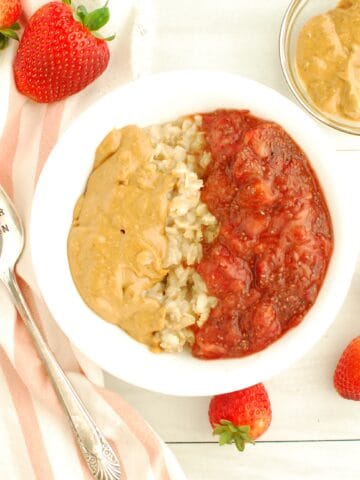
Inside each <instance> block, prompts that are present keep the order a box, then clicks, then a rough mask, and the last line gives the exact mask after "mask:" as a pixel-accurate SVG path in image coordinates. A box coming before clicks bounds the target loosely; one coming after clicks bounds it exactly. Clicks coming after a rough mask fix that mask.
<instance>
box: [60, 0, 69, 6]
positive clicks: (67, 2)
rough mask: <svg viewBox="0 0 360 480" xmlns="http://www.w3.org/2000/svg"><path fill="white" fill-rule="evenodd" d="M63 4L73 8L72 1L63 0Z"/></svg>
mask: <svg viewBox="0 0 360 480" xmlns="http://www.w3.org/2000/svg"><path fill="white" fill-rule="evenodd" d="M62 2H63V3H65V5H69V6H71V0H62Z"/></svg>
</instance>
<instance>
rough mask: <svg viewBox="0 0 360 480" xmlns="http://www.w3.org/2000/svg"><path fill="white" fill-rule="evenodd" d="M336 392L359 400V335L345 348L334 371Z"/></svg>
mask: <svg viewBox="0 0 360 480" xmlns="http://www.w3.org/2000/svg"><path fill="white" fill-rule="evenodd" d="M334 386H335V388H336V390H337V391H338V393H339V394H340V395H341V396H342V397H344V398H348V399H350V400H360V337H356V338H354V340H352V341H351V342H350V343H349V345H348V346H347V347H346V348H345V350H344V352H343V354H342V355H341V357H340V360H339V362H338V364H337V366H336V369H335V373H334Z"/></svg>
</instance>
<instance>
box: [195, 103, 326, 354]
mask: <svg viewBox="0 0 360 480" xmlns="http://www.w3.org/2000/svg"><path fill="white" fill-rule="evenodd" d="M202 118H203V130H204V132H205V137H206V141H207V148H208V150H209V151H210V153H211V155H212V161H211V162H210V165H209V166H208V168H207V170H206V172H205V174H204V177H203V180H204V187H203V190H202V195H201V198H202V200H203V201H204V202H205V203H206V204H207V206H208V208H209V210H210V211H211V213H212V214H213V215H215V216H216V218H217V220H218V222H219V234H218V236H217V237H216V239H215V240H213V242H212V243H205V242H204V243H203V258H202V260H201V262H200V263H199V264H198V265H197V271H198V273H199V274H200V275H201V276H202V278H203V279H204V280H205V282H206V285H207V288H208V291H209V293H210V294H211V295H214V296H216V297H217V298H218V304H217V306H216V307H215V308H214V309H213V310H212V311H211V313H210V316H209V318H208V320H207V321H206V322H205V324H204V325H203V326H202V327H201V328H199V329H197V330H196V331H195V343H194V345H193V350H192V351H193V354H194V355H195V356H196V357H200V358H206V359H211V358H223V357H241V356H244V355H248V354H250V353H253V352H256V351H259V350H262V349H263V348H265V347H266V346H267V345H269V344H270V343H272V342H274V341H275V340H276V339H277V338H279V337H280V336H281V335H282V334H283V333H284V332H285V331H286V330H288V329H289V328H291V327H293V326H295V325H297V324H298V323H299V322H300V321H301V320H302V318H303V317H304V315H305V314H306V312H307V311H308V310H309V309H310V307H311V306H312V305H313V303H314V302H315V299H316V297H317V294H318V292H319V289H320V287H321V284H322V282H323V280H324V276H325V273H326V269H327V266H328V263H329V260H330V257H331V253H332V248H333V233H332V226H331V220H330V215H329V212H328V209H327V206H326V203H325V200H324V197H323V194H322V192H321V189H320V186H319V183H318V181H317V179H316V176H315V174H314V172H313V170H312V169H311V166H310V164H309V162H308V160H307V158H306V156H305V154H304V152H303V151H302V150H301V149H300V147H299V146H298V145H297V144H296V143H295V142H294V140H293V139H292V138H291V137H290V136H289V135H288V134H287V133H286V132H285V131H284V129H283V128H281V127H280V126H279V125H277V124H275V123H272V122H268V121H264V120H261V119H259V118H256V117H254V116H252V115H250V114H249V112H247V111H235V110H218V111H216V112H213V113H209V114H204V115H203V116H202Z"/></svg>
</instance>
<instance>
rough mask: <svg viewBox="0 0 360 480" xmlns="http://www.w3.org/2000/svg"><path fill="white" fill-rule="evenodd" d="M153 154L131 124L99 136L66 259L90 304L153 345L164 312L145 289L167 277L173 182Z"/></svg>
mask: <svg viewBox="0 0 360 480" xmlns="http://www.w3.org/2000/svg"><path fill="white" fill-rule="evenodd" d="M152 152H153V149H152V145H151V141H150V138H149V136H148V135H147V134H146V132H144V131H143V130H142V129H140V128H138V127H135V126H128V127H125V128H123V129H121V130H114V131H112V132H111V133H109V134H108V135H107V137H106V138H105V139H104V140H103V142H102V143H101V144H100V146H99V147H98V149H97V151H96V156H95V163H94V166H93V170H92V172H91V174H90V177H89V179H88V182H87V185H86V189H85V192H84V194H83V195H82V196H81V198H80V199H79V200H78V203H77V205H76V207H75V211H74V218H73V224H72V227H71V230H70V233H69V238H68V258H69V263H70V269H71V273H72V276H73V279H74V282H75V284H76V287H77V289H78V291H79V293H80V295H81V296H82V298H83V300H84V301H85V302H86V303H87V305H88V306H89V307H90V308H91V309H92V310H94V311H95V312H96V313H97V314H98V315H100V316H101V317H102V318H104V319H105V320H107V321H109V322H111V323H114V324H116V325H118V326H120V327H121V328H123V329H124V330H125V331H126V332H127V333H129V334H130V335H131V336H132V337H134V338H135V339H137V340H138V341H140V342H142V343H145V344H147V345H149V346H150V347H153V348H156V347H158V344H159V340H158V339H157V337H156V335H155V332H158V331H159V330H161V329H162V328H163V327H164V322H165V319H164V318H165V310H164V307H162V306H161V305H160V303H159V302H158V301H157V300H155V299H153V298H149V297H146V296H145V295H144V292H145V291H146V290H147V289H149V288H151V287H152V286H153V285H155V283H157V282H160V281H161V280H162V279H163V278H164V277H165V275H166V274H167V270H166V269H164V268H163V266H162V265H163V263H164V258H165V254H166V247H167V243H166V238H165V233H164V232H165V223H166V216H167V211H168V192H170V191H171V190H172V188H173V184H174V180H173V178H172V176H171V175H169V174H165V173H161V172H159V171H158V170H157V169H156V167H155V166H154V165H153V164H152V163H151V161H150V160H151V158H152Z"/></svg>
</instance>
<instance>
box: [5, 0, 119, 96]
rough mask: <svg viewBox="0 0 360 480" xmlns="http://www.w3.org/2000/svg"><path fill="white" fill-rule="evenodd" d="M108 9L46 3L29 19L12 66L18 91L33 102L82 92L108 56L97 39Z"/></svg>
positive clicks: (68, 1)
mask: <svg viewBox="0 0 360 480" xmlns="http://www.w3.org/2000/svg"><path fill="white" fill-rule="evenodd" d="M108 20H109V9H108V7H107V6H106V5H105V6H104V7H102V8H99V9H97V10H94V11H92V12H88V11H87V10H86V8H85V7H83V6H80V7H77V8H76V9H74V8H73V7H72V5H71V0H62V2H50V3H47V4H45V5H44V6H42V7H41V8H39V10H37V11H36V12H35V13H34V15H33V16H32V17H31V18H30V20H29V22H28V24H27V26H26V28H25V31H24V34H23V36H22V38H21V41H20V45H19V48H18V51H17V54H16V58H15V61H14V76H15V82H16V86H17V88H18V90H19V91H20V92H21V93H23V94H24V95H26V96H28V97H30V98H32V99H33V100H35V101H36V102H41V103H50V102H55V101H57V100H62V99H63V98H66V97H68V96H70V95H73V94H74V93H76V92H79V91H80V90H82V89H83V88H85V87H86V86H87V85H89V83H91V82H93V81H94V80H95V79H96V78H97V77H98V76H99V75H101V73H103V71H104V70H105V69H106V67H107V65H108V62H109V57H110V52H109V48H108V46H107V43H106V40H111V39H112V38H107V39H103V38H100V35H99V34H97V33H96V32H97V30H99V29H100V28H101V27H103V26H104V25H105V24H106V23H107V21H108Z"/></svg>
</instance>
